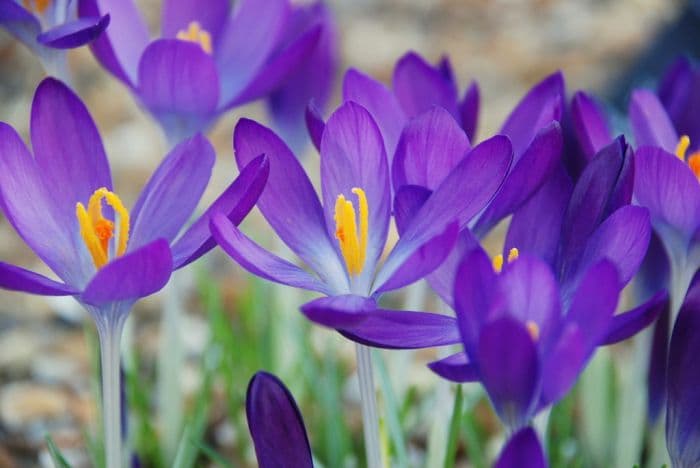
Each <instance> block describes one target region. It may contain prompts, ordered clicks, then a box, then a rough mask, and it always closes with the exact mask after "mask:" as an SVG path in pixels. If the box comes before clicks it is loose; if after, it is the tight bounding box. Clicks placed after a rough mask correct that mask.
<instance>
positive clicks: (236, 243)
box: [210, 213, 331, 294]
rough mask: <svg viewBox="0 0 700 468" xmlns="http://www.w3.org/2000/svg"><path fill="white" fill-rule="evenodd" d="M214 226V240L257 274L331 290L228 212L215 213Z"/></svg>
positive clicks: (285, 282) (312, 288) (262, 276)
mask: <svg viewBox="0 0 700 468" xmlns="http://www.w3.org/2000/svg"><path fill="white" fill-rule="evenodd" d="M210 226H211V233H212V236H213V237H214V240H216V242H217V243H218V244H219V246H221V248H222V249H223V250H224V252H226V253H227V254H228V255H229V256H231V258H233V259H234V260H235V261H236V262H237V263H238V264H239V265H240V266H242V267H243V268H245V269H246V270H248V271H249V272H251V273H253V274H254V275H257V276H259V277H261V278H265V279H266V280H269V281H274V282H276V283H282V284H286V285H288V286H293V287H295V288H302V289H308V290H311V291H319V292H321V293H323V294H330V293H331V291H330V290H329V288H328V286H327V285H325V284H323V283H322V282H321V281H319V280H318V279H317V278H315V277H314V276H312V275H311V274H310V273H307V272H306V271H304V270H302V269H301V268H299V267H298V266H296V265H294V264H292V263H290V262H288V261H286V260H283V259H281V258H279V257H277V256H276V255H274V254H272V253H270V252H268V251H267V250H265V249H264V248H262V247H260V246H259V245H258V244H256V243H255V242H254V241H253V240H252V239H250V238H249V237H248V236H246V235H245V234H243V233H242V232H241V231H240V230H239V229H238V228H237V227H236V226H235V225H234V224H233V223H232V222H231V220H229V219H228V218H227V217H226V216H225V215H223V214H221V213H215V214H213V215H212V217H211V224H210Z"/></svg>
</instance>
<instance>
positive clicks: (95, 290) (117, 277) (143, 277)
mask: <svg viewBox="0 0 700 468" xmlns="http://www.w3.org/2000/svg"><path fill="white" fill-rule="evenodd" d="M172 270H173V257H172V255H171V253H170V246H168V242H167V241H166V240H164V239H158V240H155V241H153V242H151V243H150V244H147V245H144V246H143V247H141V248H140V249H138V250H135V251H133V252H131V253H128V254H126V255H124V256H123V257H119V258H117V259H116V260H112V261H111V262H109V263H108V264H107V265H105V266H104V267H103V268H102V269H100V270H99V271H98V272H97V274H96V275H95V276H94V277H93V278H92V280H91V281H90V283H89V284H88V285H87V287H86V288H85V291H83V294H82V296H81V298H80V300H81V301H82V302H85V303H86V304H89V305H91V306H95V307H101V306H105V305H107V304H110V303H112V302H118V301H129V300H136V299H140V298H142V297H145V296H149V295H151V294H153V293H155V292H158V291H160V290H161V289H162V288H163V286H165V284H166V283H167V282H168V279H170V273H171V272H172Z"/></svg>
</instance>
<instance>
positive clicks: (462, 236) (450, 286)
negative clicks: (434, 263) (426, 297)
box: [426, 229, 479, 308]
mask: <svg viewBox="0 0 700 468" xmlns="http://www.w3.org/2000/svg"><path fill="white" fill-rule="evenodd" d="M478 246H479V241H478V240H477V239H476V237H474V235H473V234H472V233H471V231H470V230H469V229H463V230H462V231H461V232H460V233H459V237H458V238H457V243H456V244H455V246H454V248H453V249H452V251H451V252H450V254H449V255H448V256H447V258H446V259H445V261H444V262H442V264H441V265H440V266H439V267H438V268H437V269H436V270H435V271H433V272H432V273H431V274H430V275H428V276H427V277H426V279H427V280H428V283H429V284H430V287H431V288H432V289H433V291H435V293H436V294H437V295H438V296H440V299H442V300H443V301H444V302H445V304H447V305H448V306H450V307H453V308H454V292H455V278H456V276H457V268H459V264H460V262H461V261H462V258H464V255H465V254H466V253H467V252H470V251H471V250H472V249H474V248H476V247H478Z"/></svg>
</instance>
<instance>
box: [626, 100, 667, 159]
mask: <svg viewBox="0 0 700 468" xmlns="http://www.w3.org/2000/svg"><path fill="white" fill-rule="evenodd" d="M629 118H630V124H631V125H632V132H633V133H634V138H635V140H636V143H637V148H640V147H642V146H657V147H659V148H663V149H665V150H666V151H669V152H671V153H673V152H675V150H676V145H677V144H678V134H677V133H676V130H675V129H674V128H673V124H672V123H671V120H670V119H669V118H668V114H667V113H666V111H665V110H664V108H663V105H662V104H661V102H660V101H659V98H657V97H656V95H655V94H654V93H652V92H651V91H647V90H645V89H639V90H637V91H635V92H634V93H632V100H631V101H630V108H629Z"/></svg>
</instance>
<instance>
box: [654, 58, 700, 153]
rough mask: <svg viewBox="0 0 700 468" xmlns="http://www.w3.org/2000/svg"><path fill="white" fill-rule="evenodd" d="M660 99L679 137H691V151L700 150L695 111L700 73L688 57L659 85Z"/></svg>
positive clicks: (699, 92)
mask: <svg viewBox="0 0 700 468" xmlns="http://www.w3.org/2000/svg"><path fill="white" fill-rule="evenodd" d="M659 99H660V100H661V102H662V103H663V104H664V107H665V108H666V111H667V112H668V115H669V117H670V118H671V121H672V122H673V125H674V126H675V128H676V130H678V133H679V134H680V135H688V136H689V137H690V150H691V151H696V150H697V149H698V148H699V147H700V124H698V121H697V120H698V119H696V118H695V109H697V108H698V105H699V102H700V73H699V72H698V68H697V66H696V65H695V64H694V63H691V61H690V60H689V59H688V58H686V57H681V58H680V59H678V60H677V61H676V62H675V63H674V64H673V65H672V66H671V67H669V70H668V71H667V73H666V75H665V76H664V78H663V79H662V81H661V83H660V84H659Z"/></svg>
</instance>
